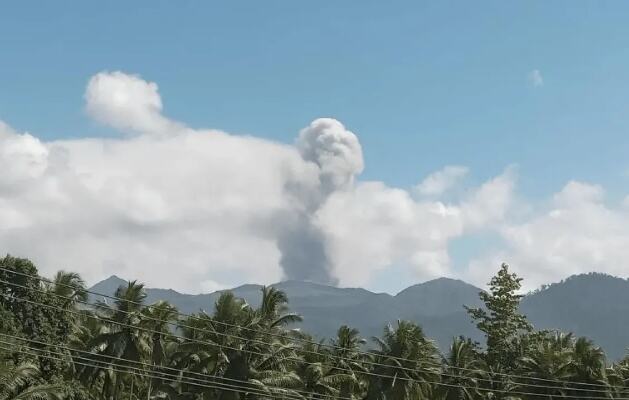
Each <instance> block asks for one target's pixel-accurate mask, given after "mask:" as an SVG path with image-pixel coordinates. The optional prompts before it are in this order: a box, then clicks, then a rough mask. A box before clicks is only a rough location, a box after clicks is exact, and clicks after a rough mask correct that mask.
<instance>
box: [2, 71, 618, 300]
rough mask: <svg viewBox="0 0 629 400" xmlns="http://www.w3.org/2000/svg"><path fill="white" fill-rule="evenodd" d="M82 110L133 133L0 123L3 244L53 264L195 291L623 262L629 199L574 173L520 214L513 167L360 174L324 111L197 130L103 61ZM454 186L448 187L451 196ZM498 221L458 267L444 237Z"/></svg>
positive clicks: (534, 277) (528, 273)
mask: <svg viewBox="0 0 629 400" xmlns="http://www.w3.org/2000/svg"><path fill="white" fill-rule="evenodd" d="M85 100H86V110H87V112H88V114H89V115H91V116H92V117H93V118H95V119H96V120H98V121H100V122H101V123H104V124H107V125H109V126H111V127H113V128H115V129H117V130H119V131H120V132H122V133H123V134H124V135H122V136H120V137H117V138H88V137H85V138H80V139H72V140H54V141H48V142H42V141H41V140H39V139H37V138H36V137H35V136H33V135H31V134H29V133H22V132H16V131H15V130H14V129H11V128H10V127H9V126H8V125H6V124H4V123H0V251H1V252H9V253H12V254H15V255H21V256H27V257H29V258H32V259H33V260H34V261H35V262H36V263H37V264H38V265H40V266H41V267H42V270H43V272H44V273H47V274H52V273H53V272H54V271H55V270H57V269H59V268H66V269H70V270H76V271H78V272H80V273H82V274H83V275H84V276H85V278H86V279H87V280H88V281H90V282H94V281H96V280H98V279H102V278H104V277H107V276H109V275H111V274H117V275H120V276H124V277H128V278H139V279H142V280H145V281H147V283H148V284H149V285H151V286H162V287H172V288H175V289H178V290H182V291H187V292H199V291H210V290H215V289H221V288H225V287H229V286H232V285H235V284H240V283H244V282H259V283H272V282H275V281H278V280H281V279H304V280H311V281H317V282H325V283H334V284H336V283H339V284H341V285H349V286H356V285H368V284H369V282H370V279H372V277H373V276H375V274H378V273H379V272H380V271H383V270H385V269H387V268H390V267H391V266H394V265H404V266H408V267H410V268H412V270H413V271H414V272H415V276H416V278H417V280H418V281H421V280H425V279H430V278H434V277H439V276H458V277H466V278H468V279H469V280H471V281H473V282H474V283H479V284H483V283H485V282H486V281H487V280H488V279H489V277H490V276H491V275H492V274H493V272H494V271H495V269H496V268H497V266H498V265H499V264H500V262H502V261H509V262H511V263H512V264H513V265H514V268H517V269H518V270H519V271H521V272H522V274H523V275H524V276H525V277H526V278H527V281H526V282H527V283H528V284H529V285H537V284H539V283H541V282H548V281H549V280H552V279H555V278H556V279H560V278H562V277H565V276H566V275H568V274H570V273H573V272H582V271H587V270H590V269H598V270H602V271H607V272H612V273H618V274H622V273H623V271H622V270H621V267H620V266H619V263H618V262H617V261H618V260H621V259H624V258H627V257H626V256H627V255H626V254H625V251H624V249H627V248H629V229H627V228H625V227H626V226H629V225H628V224H627V222H629V221H628V219H629V214H628V213H629V208H628V207H626V206H622V207H618V208H610V207H608V206H606V205H605V203H604V191H603V189H602V188H600V187H598V186H595V185H590V184H586V183H579V182H571V183H569V184H567V185H566V187H565V188H563V190H561V191H560V192H558V193H557V194H556V195H554V196H553V198H552V200H551V207H550V208H549V209H548V210H542V211H538V212H537V213H533V214H531V216H530V218H528V219H527V220H526V221H524V222H519V223H514V222H513V220H512V218H511V214H512V212H513V209H514V205H515V200H514V198H515V195H514V192H515V182H516V173H515V170H514V169H513V168H507V169H506V170H505V171H504V172H503V173H501V174H499V175H498V176H495V177H493V178H491V179H489V180H488V181H486V182H484V183H482V184H480V185H479V186H477V187H472V188H469V187H467V188H466V190H465V191H461V190H456V188H457V186H458V185H459V184H460V182H461V180H462V179H463V178H464V177H465V176H466V174H468V170H467V168H465V167H461V166H449V167H446V168H444V169H442V170H441V171H437V172H435V173H433V174H430V175H429V176H428V177H426V178H425V179H424V180H423V181H422V183H421V184H419V185H418V186H417V187H415V188H412V189H410V190H406V189H401V188H396V187H391V186H388V185H386V184H385V183H383V182H378V181H365V180H361V179H360V174H361V172H362V170H363V168H364V161H363V156H362V149H361V145H360V141H359V139H358V137H357V135H356V134H354V133H353V132H352V131H351V130H350V129H348V128H347V127H345V126H344V125H343V124H342V123H341V122H339V121H337V120H335V119H331V118H321V119H317V120H314V121H312V122H311V123H310V124H307V125H306V126H305V128H303V129H302V130H301V131H300V132H298V134H297V138H296V141H295V144H294V145H286V144H280V143H277V142H273V141H270V140H263V139H258V138H255V137H249V136H247V137H244V136H238V135H232V134H229V133H226V132H223V131H219V130H210V129H192V128H190V127H187V126H186V125H185V124H183V123H180V122H177V121H172V120H170V119H169V118H167V117H166V116H164V115H163V107H162V99H161V97H160V95H159V92H158V88H157V85H156V84H155V83H152V82H148V81H145V80H143V79H142V78H140V77H139V76H136V75H128V74H124V73H122V72H111V73H107V72H104V73H99V74H97V75H95V76H94V77H92V79H90V81H89V83H88V85H87V88H86V93H85ZM451 190H455V191H456V193H458V194H459V196H457V199H456V200H455V201H445V200H443V197H442V195H444V194H446V193H448V192H449V191H451ZM484 231H491V232H494V233H498V234H499V235H500V236H501V237H502V240H503V241H504V246H502V247H500V248H498V249H497V250H496V251H493V252H491V253H488V254H487V255H486V257H484V258H480V259H478V260H475V261H473V262H471V263H470V265H469V266H467V267H466V268H464V269H461V268H460V267H459V268H456V266H454V265H453V261H452V258H451V256H450V253H449V246H450V244H451V242H452V241H453V240H456V239H458V238H462V237H465V236H466V235H469V234H475V233H478V232H484Z"/></svg>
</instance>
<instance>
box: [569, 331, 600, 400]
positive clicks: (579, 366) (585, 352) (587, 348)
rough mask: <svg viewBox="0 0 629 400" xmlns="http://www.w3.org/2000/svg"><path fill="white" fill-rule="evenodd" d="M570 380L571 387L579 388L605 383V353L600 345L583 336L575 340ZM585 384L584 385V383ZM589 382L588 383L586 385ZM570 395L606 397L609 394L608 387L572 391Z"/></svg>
mask: <svg viewBox="0 0 629 400" xmlns="http://www.w3.org/2000/svg"><path fill="white" fill-rule="evenodd" d="M572 359H573V361H572V368H571V377H570V378H571V380H572V382H573V383H572V385H571V386H573V387H577V388H579V389H592V387H593V386H591V385H592V384H594V385H607V384H608V383H607V382H608V380H607V374H606V361H605V353H604V352H603V350H602V349H601V348H600V347H597V346H594V343H593V342H592V341H591V340H589V339H587V338H584V337H580V338H578V339H577V340H576V342H575V343H574V346H573V352H572ZM584 384H585V385H584ZM588 384H590V385H588ZM570 395H571V396H572V397H582V398H587V397H606V396H609V395H610V390H609V389H604V388H603V389H601V390H600V391H597V392H592V391H584V390H581V391H572V393H571V394H570Z"/></svg>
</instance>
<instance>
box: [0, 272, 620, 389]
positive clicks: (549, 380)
mask: <svg viewBox="0 0 629 400" xmlns="http://www.w3.org/2000/svg"><path fill="white" fill-rule="evenodd" d="M0 270H4V271H7V272H10V273H13V274H16V275H20V276H24V277H27V278H31V279H35V280H42V281H45V282H48V283H50V284H53V285H55V284H56V285H60V286H64V287H69V288H72V289H74V290H80V291H84V292H86V293H91V294H94V295H98V296H103V297H104V298H110V299H113V300H116V301H122V302H127V303H130V304H135V305H138V306H140V307H142V308H148V309H152V308H155V307H154V306H152V305H145V304H143V303H140V302H136V301H132V300H127V299H122V298H119V297H115V296H109V295H105V294H102V293H98V292H93V291H89V290H85V289H82V288H79V287H77V286H75V285H68V284H63V283H55V282H54V281H51V280H49V279H46V278H42V277H39V276H34V275H29V274H25V273H21V272H17V271H13V270H10V269H7V268H4V267H0ZM0 283H6V284H9V285H13V286H17V287H22V288H25V289H30V290H35V291H39V292H42V293H47V294H51V295H53V296H57V297H61V298H67V297H65V296H60V295H58V294H56V293H52V292H49V291H43V290H41V289H33V288H29V287H27V286H24V285H20V284H16V283H13V282H8V281H4V280H0ZM76 302H77V303H80V304H85V305H87V306H92V307H94V306H96V307H104V308H106V309H108V310H109V309H110V308H109V307H107V306H104V305H100V304H92V303H89V302H84V301H81V300H76ZM40 305H44V306H48V307H54V306H49V305H46V304H40ZM59 309H61V308H59ZM61 310H62V311H68V312H71V311H70V310H65V309H61ZM118 311H119V312H122V313H126V314H130V313H129V312H127V311H125V310H118ZM81 315H84V314H81ZM177 315H181V316H186V317H188V318H194V319H197V320H201V321H205V320H204V319H202V318H199V317H197V316H194V315H187V314H184V313H180V312H177ZM145 317H146V318H148V319H151V320H154V321H157V322H162V323H166V324H169V325H172V326H176V327H184V328H189V329H193V330H199V331H201V332H205V333H210V334H213V335H219V336H224V337H229V338H234V339H240V340H245V341H250V342H254V343H260V344H265V345H271V343H268V342H264V341H260V340H256V339H250V338H243V337H241V336H237V335H230V334H226V333H222V332H217V331H209V330H206V329H202V328H198V327H193V326H187V325H182V324H177V323H174V322H172V321H165V320H161V319H157V318H153V317H150V316H145ZM108 322H112V323H116V324H119V323H118V322H116V321H108ZM211 323H213V324H214V323H216V324H221V325H225V326H229V327H234V328H239V329H243V330H249V331H252V332H257V331H256V330H255V329H252V328H248V327H244V326H241V325H237V324H230V323H226V322H222V321H216V320H211ZM133 328H134V329H142V330H147V328H139V327H133ZM153 333H160V334H166V333H164V332H159V331H157V332H155V331H153ZM265 334H267V335H269V336H274V337H279V338H282V339H285V340H298V341H303V342H306V343H310V344H315V345H318V346H323V347H332V348H335V349H340V350H347V348H344V347H341V346H334V345H326V344H323V343H317V342H313V341H309V340H306V339H301V338H294V337H290V336H286V335H280V334H275V333H273V332H266V333H265ZM166 335H168V334H166ZM170 336H173V337H176V338H181V337H180V336H177V335H172V334H170ZM183 339H185V340H190V341H195V342H199V341H198V340H195V339H193V338H183ZM201 343H202V344H207V343H205V342H201ZM215 345H218V344H215ZM221 346H222V347H225V348H228V349H233V350H240V351H245V352H250V353H251V354H258V355H264V354H261V353H256V352H252V351H249V350H242V349H235V348H231V347H229V346H223V345H221ZM299 351H303V352H306V353H310V354H316V355H325V356H329V357H332V358H338V359H341V360H346V358H344V357H342V356H337V355H335V354H324V353H320V352H316V351H311V350H306V349H299ZM357 353H358V354H362V355H367V356H376V357H381V356H382V355H381V354H378V353H373V352H364V351H357ZM387 358H389V359H392V360H398V361H404V362H410V363H414V364H418V363H419V364H424V365H430V366H434V367H438V368H441V367H442V365H441V364H438V363H435V362H429V361H424V360H409V359H406V358H402V357H395V356H387ZM298 361H299V362H303V363H307V364H313V363H309V362H307V361H305V360H301V359H299V360H298ZM361 362H364V363H365V364H370V365H375V366H382V367H385V368H391V367H392V366H390V365H387V364H382V363H378V362H374V361H370V360H361ZM332 367H335V366H332ZM336 368H337V369H340V370H343V369H342V368H339V367H336ZM395 368H398V369H402V370H406V371H411V372H417V370H418V369H413V368H409V367H404V366H402V365H396V366H395ZM448 368H450V369H455V370H461V371H469V372H481V373H489V374H491V375H495V376H502V377H507V378H515V379H528V380H534V381H543V382H552V383H560V384H566V383H571V384H578V385H583V386H590V387H605V388H607V387H608V386H607V385H602V384H594V383H587V382H566V381H562V380H559V379H548V378H537V377H529V376H524V375H515V374H506V373H500V372H494V371H485V370H481V369H472V368H465V367H458V366H448ZM345 370H346V371H349V372H352V373H354V372H355V371H353V370H347V369H345ZM426 371H427V372H430V373H439V372H435V371H430V370H426ZM362 373H366V372H362ZM367 374H369V373H367ZM439 374H440V375H442V376H450V377H454V378H461V376H459V375H448V374H446V373H443V372H441V373H439ZM381 377H387V378H395V379H403V377H398V376H387V375H382V376H381ZM475 379H477V380H486V381H490V382H491V381H492V380H490V379H485V378H475ZM514 383H516V384H520V385H524V386H535V385H533V384H527V383H523V382H514ZM549 387H550V386H549ZM561 388H564V386H562V387H561ZM573 390H581V391H588V389H585V388H574V389H573ZM589 391H595V390H593V389H590V390H589Z"/></svg>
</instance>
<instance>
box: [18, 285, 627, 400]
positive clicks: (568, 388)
mask: <svg viewBox="0 0 629 400" xmlns="http://www.w3.org/2000/svg"><path fill="white" fill-rule="evenodd" d="M7 297H10V298H13V299H16V300H18V301H24V302H27V303H30V304H35V305H39V306H43V307H48V308H52V309H57V310H60V311H62V312H68V313H72V314H77V315H80V316H87V317H91V318H96V319H99V318H98V317H97V316H95V315H91V314H82V313H80V312H77V311H74V310H68V309H63V308H61V307H56V306H52V305H48V304H44V303H40V302H34V301H31V300H26V299H21V298H18V297H15V296H7ZM109 322H111V323H114V324H117V325H120V326H125V327H129V328H132V329H136V330H140V331H148V332H157V333H160V332H159V331H155V330H151V329H148V328H144V327H138V326H133V325H130V324H124V323H121V322H117V321H109ZM160 334H164V335H166V336H173V337H176V338H179V339H184V340H188V339H186V338H184V337H180V336H177V335H173V334H167V333H163V332H161V333H160ZM199 342H200V343H203V344H210V343H205V342H202V341H199ZM211 345H213V346H217V347H221V345H220V344H216V343H212V344H211ZM223 347H226V346H223ZM227 348H231V349H236V348H233V347H227ZM236 350H239V351H242V352H245V353H250V354H257V355H262V356H266V355H267V354H265V353H259V352H252V351H248V350H244V349H236ZM287 359H289V358H287ZM297 361H299V362H303V363H308V362H305V361H304V360H300V359H297ZM308 364H316V363H308ZM338 369H339V370H345V371H349V372H352V373H353V371H351V370H347V369H343V368H338ZM417 371H421V370H420V369H418V370H416V372H417ZM479 371H482V370H479ZM360 373H362V374H365V375H369V376H375V377H380V378H388V379H394V380H402V381H409V382H425V383H431V384H436V385H441V386H446V387H464V388H470V389H479V390H481V389H483V388H477V387H468V386H462V385H452V384H447V383H443V382H435V381H430V380H426V379H413V378H406V377H400V376H397V375H395V376H394V375H384V374H376V373H373V372H369V371H361V372H360ZM433 373H434V374H435V375H439V376H449V377H454V378H464V377H461V376H458V375H448V374H445V373H440V372H437V371H434V372H433ZM474 379H475V380H478V381H487V382H493V381H492V380H490V379H484V378H474ZM516 383H517V382H516ZM520 385H521V386H529V387H535V388H544V389H556V390H574V391H587V392H598V391H599V390H593V389H584V388H571V387H569V386H548V385H538V384H527V383H520ZM602 386H603V385H602ZM604 387H605V388H606V389H609V386H604ZM496 390H497V389H495V390H494V391H496ZM509 393H513V392H509ZM628 400H629V399H628Z"/></svg>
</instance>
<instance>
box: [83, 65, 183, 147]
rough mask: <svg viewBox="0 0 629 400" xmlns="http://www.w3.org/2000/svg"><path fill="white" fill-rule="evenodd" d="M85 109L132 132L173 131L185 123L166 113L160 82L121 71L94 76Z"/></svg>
mask: <svg viewBox="0 0 629 400" xmlns="http://www.w3.org/2000/svg"><path fill="white" fill-rule="evenodd" d="M85 102H86V106H85V109H86V110H87V112H88V113H89V114H90V115H91V116H92V117H94V118H95V119H96V120H98V121H100V122H102V123H104V124H107V125H110V126H112V127H113V128H116V129H119V130H121V131H123V132H126V133H131V134H138V133H144V134H157V135H164V134H173V133H176V132H178V131H180V130H181V129H183V126H182V125H181V124H179V123H177V122H174V121H171V120H169V119H168V118H165V117H164V116H162V114H161V113H162V99H161V97H160V95H159V92H158V87H157V84H155V83H154V82H147V81H145V80H143V79H141V78H140V77H138V76H135V75H128V74H125V73H122V72H119V71H116V72H111V73H110V72H101V73H99V74H96V75H94V76H93V77H92V78H91V79H90V80H89V82H88V84H87V90H86V91H85Z"/></svg>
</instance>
